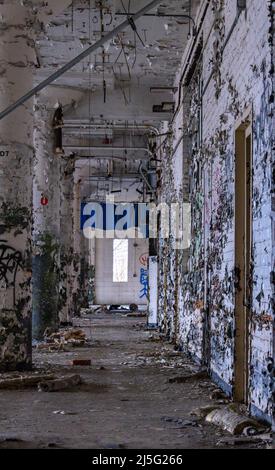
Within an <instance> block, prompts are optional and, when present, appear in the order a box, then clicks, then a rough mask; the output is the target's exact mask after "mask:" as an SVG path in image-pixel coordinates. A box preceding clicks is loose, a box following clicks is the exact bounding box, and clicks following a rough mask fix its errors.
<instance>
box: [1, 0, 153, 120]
mask: <svg viewBox="0 0 275 470" xmlns="http://www.w3.org/2000/svg"><path fill="white" fill-rule="evenodd" d="M160 3H161V0H153V1H152V2H150V3H148V4H147V5H146V6H145V7H143V8H142V9H141V10H139V11H138V12H137V13H135V14H134V15H133V16H130V17H128V18H127V20H125V21H123V23H121V24H120V25H118V26H117V27H116V28H114V29H113V30H112V31H109V32H108V33H107V34H106V35H105V36H103V37H102V38H101V39H100V40H99V41H97V42H96V43H95V44H93V45H92V46H90V47H88V48H87V49H86V50H85V51H83V52H81V54H79V55H78V56H76V57H75V58H74V59H72V60H70V62H68V63H67V64H65V65H64V66H63V67H61V68H60V69H59V70H57V71H56V72H55V73H53V74H52V75H50V76H49V77H48V78H46V79H45V80H43V81H42V82H41V83H40V84H39V85H37V86H36V87H34V88H33V89H32V90H30V91H29V92H28V93H26V94H25V95H24V96H21V98H19V99H18V100H17V101H15V103H13V104H11V105H10V106H8V107H7V108H6V109H4V110H3V111H2V112H1V113H0V120H1V119H3V118H4V117H5V116H7V115H8V114H10V113H11V112H12V111H14V110H15V109H17V108H18V107H19V106H21V105H22V104H24V103H25V102H26V101H27V100H29V99H30V98H32V97H33V96H34V95H35V94H36V93H38V92H39V91H41V90H43V89H44V88H46V87H47V86H48V85H50V84H51V83H53V82H54V81H55V80H57V79H58V78H59V77H61V76H62V75H64V73H65V72H67V71H68V70H70V69H71V68H72V67H74V66H75V65H76V64H78V63H79V62H81V61H82V60H83V59H85V57H87V56H89V55H90V54H92V53H93V52H95V51H96V50H97V49H98V48H100V47H102V46H103V45H104V44H105V43H106V42H108V41H110V40H111V39H113V37H115V36H116V35H117V34H118V33H120V32H121V31H123V30H124V29H125V28H128V27H129V26H131V24H130V21H129V19H132V20H133V21H134V22H135V21H136V20H138V19H139V18H140V17H141V16H144V15H145V14H146V13H147V12H148V11H150V10H152V8H154V7H155V6H157V5H158V4H160Z"/></svg>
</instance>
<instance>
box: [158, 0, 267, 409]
mask: <svg viewBox="0 0 275 470" xmlns="http://www.w3.org/2000/svg"><path fill="white" fill-rule="evenodd" d="M205 3H206V2H205ZM272 4H273V7H274V2H271V1H269V0H261V1H259V0H249V1H247V9H246V11H244V12H238V11H237V1H235V0H212V1H211V2H210V6H209V8H208V10H207V13H206V16H205V18H204V22H203V26H202V31H201V32H200V33H199V35H201V34H202V37H203V48H202V54H201V59H200V61H198V60H197V68H196V70H195V71H194V73H193V76H192V79H191V80H189V82H190V83H188V86H186V93H185V94H184V99H183V98H181V99H182V106H181V108H180V112H179V113H178V115H177V118H176V119H175V120H174V123H173V125H172V130H173V137H172V138H171V139H170V140H169V141H168V143H167V142H166V144H165V145H164V153H165V158H164V159H163V166H162V173H161V174H162V176H161V182H160V190H159V198H160V200H163V201H164V200H165V201H166V202H169V201H172V200H173V201H175V200H179V201H181V200H184V199H185V200H186V199H187V198H188V197H189V198H190V201H191V204H192V243H191V248H190V257H189V263H188V268H189V269H188V272H187V273H186V272H185V271H184V270H183V269H182V268H181V267H179V279H178V283H175V273H174V272H173V269H172V263H170V266H169V264H168V263H167V256H168V257H169V259H170V261H171V260H173V261H174V259H175V253H174V252H173V249H172V248H171V242H167V241H160V246H161V247H162V248H161V249H160V253H159V262H160V274H159V286H160V292H161V295H160V296H159V315H160V322H161V324H162V325H164V326H163V327H164V329H165V327H166V328H168V333H169V334H170V335H171V331H173V329H175V328H176V329H177V334H176V341H177V342H178V344H179V345H180V346H181V347H182V348H183V349H184V350H186V351H188V352H189V353H190V354H191V355H192V356H193V357H195V358H196V359H197V360H199V361H201V362H204V363H206V364H207V365H208V366H209V368H210V370H211V372H212V374H213V377H214V378H215V380H217V382H218V383H220V384H221V386H222V387H223V388H224V389H225V390H226V391H227V392H228V393H229V394H230V393H232V388H233V386H234V341H235V339H234V332H235V316H234V302H235V285H236V270H235V241H234V238H235V217H234V210H235V209H234V207H235V197H234V183H235V181H234V177H235V176H234V175H235V128H236V123H237V121H238V120H239V119H240V118H241V116H242V115H243V113H244V112H245V111H246V109H248V108H249V107H251V109H252V116H253V122H252V135H253V208H252V212H253V216H252V217H253V243H252V268H253V269H252V273H253V274H252V279H251V283H252V292H253V295H252V297H253V298H252V307H251V322H250V383H249V403H250V407H251V411H252V414H256V415H259V416H261V415H264V416H265V417H266V416H269V417H270V416H271V414H272V395H271V378H270V373H269V372H270V361H271V358H272V355H273V318H274V316H273V315H274V311H273V310H274V292H273V288H274V286H272V282H271V273H272V271H273V272H274V238H275V235H274V219H273V222H272V218H271V215H272V206H271V203H272V201H271V190H272V184H273V194H274V173H273V181H272V171H271V168H272V166H271V163H272V157H273V156H272V146H271V140H272V130H273V128H274V122H273V123H272V109H273V99H274V94H273V84H272V79H273V75H272V74H273V72H274V70H273V69H272V53H273V51H272V41H271V38H272V35H273V34H274V33H273V30H272V29H271V26H272V21H273V16H272V12H273V10H272ZM200 62H201V63H200ZM183 65H184V63H183ZM176 85H178V83H176ZM186 96H189V100H188V99H186ZM200 115H202V119H200ZM272 124H273V127H272ZM183 134H184V138H185V141H184V140H183V142H182V143H181V144H180V145H179V146H178V148H177V150H176V152H175V148H176V146H177V143H178V142H179V139H180V138H181V137H182V135H183ZM188 137H189V139H190V142H191V146H192V150H191V152H190V150H188V154H189V159H188V157H185V148H186V145H188V144H187V140H186V139H187V138H188ZM190 157H191V158H190ZM189 162H190V164H189ZM186 165H187V166H188V168H189V177H188V174H187V176H186ZM273 165H274V162H273ZM273 168H274V166H273ZM181 169H182V170H181ZM180 172H181V177H180V176H179V175H180ZM273 198H274V195H273ZM273 215H274V201H273ZM272 223H273V235H272ZM272 250H273V251H272ZM179 264H180V263H179ZM165 283H166V284H167V286H166V285H165V286H164V284H165ZM164 287H165V288H164ZM176 290H177V291H176ZM165 297H166V298H165ZM175 299H176V302H177V306H176V308H175V306H174V304H175ZM164 307H165V308H166V310H167V311H165V312H164ZM164 316H165V317H166V318H168V319H169V321H168V324H167V322H166V323H165V322H163V318H164Z"/></svg>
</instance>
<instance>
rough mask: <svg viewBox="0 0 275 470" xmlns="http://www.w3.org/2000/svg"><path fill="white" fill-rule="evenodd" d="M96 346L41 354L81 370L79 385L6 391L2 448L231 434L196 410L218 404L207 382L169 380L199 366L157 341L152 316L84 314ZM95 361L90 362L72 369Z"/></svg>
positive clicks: (45, 366)
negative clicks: (148, 320) (148, 321)
mask: <svg viewBox="0 0 275 470" xmlns="http://www.w3.org/2000/svg"><path fill="white" fill-rule="evenodd" d="M78 325H81V327H82V328H83V329H85V332H86V334H87V335H90V334H91V337H92V343H91V347H89V348H88V347H85V348H78V349H73V350H72V351H70V352H55V353H49V352H39V353H37V352H35V353H34V363H35V366H36V367H37V368H38V369H42V370H47V371H49V370H50V371H54V372H55V373H57V374H60V375H63V374H64V375H65V374H72V373H79V374H81V376H82V377H83V379H84V381H85V383H84V384H83V385H80V386H78V387H76V388H75V389H74V390H70V391H66V392H56V393H43V392H41V393H38V392H37V390H36V389H31V390H22V391H3V390H2V391H1V393H0V429H1V431H0V448H45V447H46V448H54V447H59V448H97V449H108V448H111V449H117V448H131V449H154V448H160V449H169V448H174V449H186V448H215V447H216V445H217V442H218V441H219V440H220V439H221V438H222V437H225V436H226V433H224V432H222V431H221V430H219V429H218V428H216V427H213V426H212V425H208V424H205V423H204V421H201V420H199V419H198V418H197V417H194V416H192V415H190V412H191V411H192V410H193V409H196V408H198V407H200V406H206V405H213V404H215V402H214V401H213V400H211V399H210V398H209V396H210V394H211V391H212V390H213V389H214V388H215V386H213V384H211V382H210V380H208V379H201V380H196V381H191V382H187V383H178V384H177V383H173V384H171V383H169V382H168V380H169V378H172V377H175V376H177V375H183V374H188V373H190V371H191V372H194V371H195V370H196V368H195V366H194V365H193V364H192V363H191V362H190V361H189V360H188V359H186V358H185V357H184V356H183V355H182V354H181V353H177V352H175V351H174V348H173V346H172V345H169V344H167V343H164V342H162V341H152V338H150V335H151V333H150V332H148V331H146V326H145V319H137V318H126V317H123V316H121V314H120V315H118V314H116V315H115V314H106V313H105V314H103V313H101V314H97V315H94V316H92V317H89V318H85V319H80V320H79V321H78ZM74 358H90V359H91V361H92V366H90V367H87V366H85V367H80V366H79V367H72V366H71V365H70V362H71V361H72V359H74Z"/></svg>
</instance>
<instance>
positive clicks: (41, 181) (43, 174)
mask: <svg viewBox="0 0 275 470" xmlns="http://www.w3.org/2000/svg"><path fill="white" fill-rule="evenodd" d="M54 112H55V110H54V109H51V108H49V107H48V105H47V98H46V96H43V95H42V94H40V95H38V96H37V97H36V98H35V118H34V119H35V126H34V147H35V163H34V182H33V189H34V194H33V210H34V214H33V339H35V340H38V341H39V340H42V339H43V334H44V332H45V330H46V328H50V329H52V330H55V329H56V328H57V326H58V308H59V268H60V251H59V250H60V240H59V236H60V187H59V180H60V156H59V155H58V154H56V152H55V147H54V134H53V116H54Z"/></svg>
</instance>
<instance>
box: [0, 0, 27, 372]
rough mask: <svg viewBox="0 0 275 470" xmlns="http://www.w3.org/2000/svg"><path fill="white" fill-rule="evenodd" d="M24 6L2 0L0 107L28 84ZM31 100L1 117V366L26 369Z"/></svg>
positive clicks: (17, 95) (25, 11)
mask: <svg viewBox="0 0 275 470" xmlns="http://www.w3.org/2000/svg"><path fill="white" fill-rule="evenodd" d="M30 24H31V17H30V14H29V11H28V10H27V7H25V6H22V4H21V3H20V2H12V1H10V2H9V3H8V4H7V3H6V2H4V3H3V2H1V18H0V109H1V110H3V109H4V108H6V107H7V106H8V105H10V104H11V103H12V102H13V101H14V100H16V99H17V98H19V97H20V95H22V94H23V93H24V92H26V91H27V90H28V89H30V88H31V86H32V66H33V65H34V62H35V54H34V48H33V47H34V42H33V39H32V37H31V31H30V29H29V27H27V26H26V25H30ZM32 160H33V147H32V100H30V101H28V102H27V103H26V104H25V105H24V107H20V108H18V109H17V110H16V111H15V112H14V113H12V114H11V115H10V116H7V117H5V118H4V119H2V120H1V121H0V370H1V371H5V370H26V369H30V368H31V211H32Z"/></svg>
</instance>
